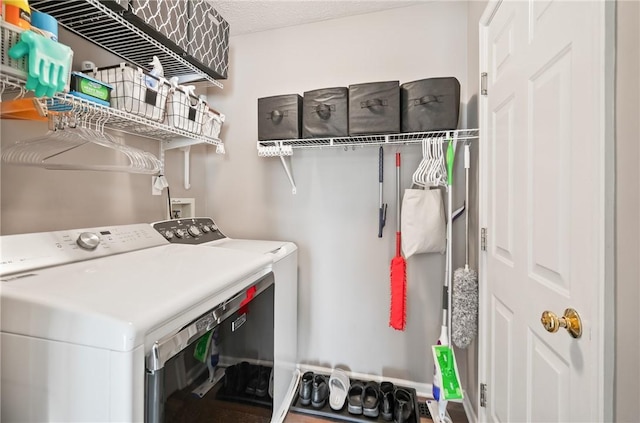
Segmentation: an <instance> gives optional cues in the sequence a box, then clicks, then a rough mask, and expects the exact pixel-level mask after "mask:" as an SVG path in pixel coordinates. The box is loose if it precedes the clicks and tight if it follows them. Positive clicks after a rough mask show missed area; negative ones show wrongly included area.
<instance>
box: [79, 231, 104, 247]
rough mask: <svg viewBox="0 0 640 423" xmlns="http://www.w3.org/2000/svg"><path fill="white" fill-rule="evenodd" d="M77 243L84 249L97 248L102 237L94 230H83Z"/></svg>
mask: <svg viewBox="0 0 640 423" xmlns="http://www.w3.org/2000/svg"><path fill="white" fill-rule="evenodd" d="M76 243H77V244H78V245H79V246H80V248H82V249H84V250H95V249H96V248H97V247H98V245H99V244H100V237H99V236H98V235H96V234H95V233H93V232H82V233H81V234H80V236H79V237H78V239H77V240H76Z"/></svg>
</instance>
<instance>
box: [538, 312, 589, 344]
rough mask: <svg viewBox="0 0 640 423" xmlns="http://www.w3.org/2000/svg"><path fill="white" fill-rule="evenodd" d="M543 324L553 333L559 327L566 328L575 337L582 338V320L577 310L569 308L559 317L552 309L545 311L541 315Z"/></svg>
mask: <svg viewBox="0 0 640 423" xmlns="http://www.w3.org/2000/svg"><path fill="white" fill-rule="evenodd" d="M540 322H541V323H542V326H544V328H545V329H546V330H547V331H548V332H551V333H556V332H557V331H558V329H560V328H565V329H566V330H567V332H569V334H571V336H573V337H574V338H580V336H581V335H582V320H580V315H579V314H578V312H577V311H575V310H574V309H572V308H568V309H566V310H565V311H564V316H562V317H558V316H557V315H556V314H555V313H553V312H551V311H545V312H543V313H542V317H540Z"/></svg>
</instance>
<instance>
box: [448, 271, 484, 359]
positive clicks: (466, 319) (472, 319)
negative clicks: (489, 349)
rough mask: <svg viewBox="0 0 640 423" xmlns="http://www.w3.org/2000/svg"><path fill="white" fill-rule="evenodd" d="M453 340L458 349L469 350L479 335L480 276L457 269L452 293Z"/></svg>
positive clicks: (473, 272) (474, 272)
mask: <svg viewBox="0 0 640 423" xmlns="http://www.w3.org/2000/svg"><path fill="white" fill-rule="evenodd" d="M451 308H452V310H451V338H452V341H453V344H454V345H455V346H456V347H458V348H467V347H468V346H469V344H471V341H473V338H475V336H476V334H477V333H478V274H477V273H476V271H475V270H472V269H469V268H464V269H457V270H456V271H455V272H454V274H453V291H452V293H451Z"/></svg>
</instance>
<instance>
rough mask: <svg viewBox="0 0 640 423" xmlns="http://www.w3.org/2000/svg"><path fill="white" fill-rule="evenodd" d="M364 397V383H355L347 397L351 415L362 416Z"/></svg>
mask: <svg viewBox="0 0 640 423" xmlns="http://www.w3.org/2000/svg"><path fill="white" fill-rule="evenodd" d="M363 395H364V385H363V384H362V382H353V383H352V384H351V386H350V387H349V394H348V395H347V404H348V406H347V410H349V413H350V414H362V396H363Z"/></svg>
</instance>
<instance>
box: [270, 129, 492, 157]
mask: <svg viewBox="0 0 640 423" xmlns="http://www.w3.org/2000/svg"><path fill="white" fill-rule="evenodd" d="M479 132H480V131H479V130H478V129H456V130H450V131H430V132H407V133H401V134H384V135H362V136H352V137H335V138H302V139H289V140H270V141H258V155H259V156H263V157H270V156H291V155H292V154H293V149H296V148H305V149H312V148H332V147H365V146H380V145H398V144H403V145H405V144H406V145H408V144H417V143H421V142H422V140H424V139H426V138H454V139H457V140H458V141H466V140H474V139H477V138H478V136H479Z"/></svg>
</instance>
